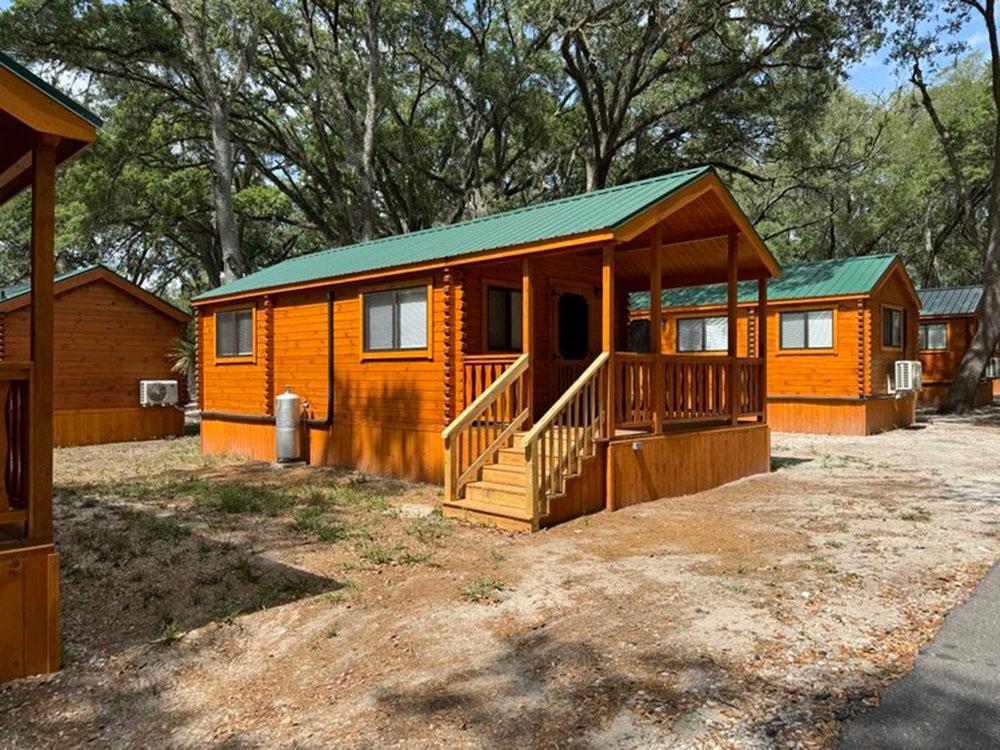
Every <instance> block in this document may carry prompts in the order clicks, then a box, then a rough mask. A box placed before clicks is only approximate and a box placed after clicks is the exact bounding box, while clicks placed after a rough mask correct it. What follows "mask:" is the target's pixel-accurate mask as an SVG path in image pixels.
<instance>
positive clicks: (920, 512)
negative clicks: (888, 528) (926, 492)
mask: <svg viewBox="0 0 1000 750" xmlns="http://www.w3.org/2000/svg"><path fill="white" fill-rule="evenodd" d="M899 517H900V518H901V519H902V520H904V521H915V522H917V523H927V522H929V521H930V520H931V513H930V511H929V510H927V509H926V508H923V507H921V506H919V505H915V506H913V507H912V508H907V509H906V510H904V511H903V512H902V513H900V514H899Z"/></svg>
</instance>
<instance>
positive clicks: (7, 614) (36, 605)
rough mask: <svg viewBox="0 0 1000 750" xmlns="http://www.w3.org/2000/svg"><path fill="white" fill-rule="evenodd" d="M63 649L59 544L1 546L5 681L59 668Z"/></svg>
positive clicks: (0, 670) (0, 652)
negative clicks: (60, 622)
mask: <svg viewBox="0 0 1000 750" xmlns="http://www.w3.org/2000/svg"><path fill="white" fill-rule="evenodd" d="M60 654H61V652H60V644H59V555H57V554H56V551H55V547H54V546H53V545H51V544H45V545H40V546H38V547H27V548H24V547H22V548H15V549H9V550H3V551H0V683H2V682H5V681H7V680H14V679H18V678H20V677H27V676H28V675H33V674H43V673H45V672H54V671H55V670H57V669H59V666H60V662H61V655H60Z"/></svg>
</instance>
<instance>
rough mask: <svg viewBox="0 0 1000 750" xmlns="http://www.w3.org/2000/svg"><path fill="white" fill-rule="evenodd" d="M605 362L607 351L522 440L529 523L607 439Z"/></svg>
mask: <svg viewBox="0 0 1000 750" xmlns="http://www.w3.org/2000/svg"><path fill="white" fill-rule="evenodd" d="M610 358H611V357H610V355H609V354H608V353H607V352H605V353H603V354H600V355H598V357H597V358H596V359H595V360H594V361H593V362H592V363H591V364H590V366H589V367H587V369H586V370H584V372H583V373H582V374H581V375H580V377H579V378H577V379H576V381H575V382H574V383H573V384H572V385H571V386H570V387H569V388H568V389H567V390H566V392H565V393H563V394H562V396H560V397H559V399H558V400H557V401H556V402H555V403H554V404H553V405H552V407H551V408H550V409H549V410H548V411H547V412H546V413H545V416H543V417H542V418H541V419H540V420H538V422H537V423H535V426H534V427H532V428H531V430H530V431H529V432H528V433H527V434H525V436H524V439H523V441H522V445H523V447H524V457H525V460H526V461H527V463H528V487H529V490H528V492H529V498H528V500H529V503H530V504H531V508H532V509H533V513H534V517H535V518H541V517H542V516H544V515H546V514H547V513H548V504H549V501H550V500H551V499H552V498H553V497H554V496H557V495H560V494H562V493H563V492H564V491H565V489H566V480H567V479H568V478H569V477H571V476H573V475H574V474H577V473H579V472H580V469H581V466H582V464H583V461H585V460H586V459H588V458H592V457H593V456H594V453H595V450H596V444H597V442H598V441H599V440H604V439H607V437H608V419H607V415H606V403H607V377H608V370H609V367H608V362H609V360H610Z"/></svg>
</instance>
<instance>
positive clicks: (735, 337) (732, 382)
mask: <svg viewBox="0 0 1000 750" xmlns="http://www.w3.org/2000/svg"><path fill="white" fill-rule="evenodd" d="M738 262H739V235H737V234H731V235H729V252H728V254H727V258H726V271H727V274H726V279H727V283H726V302H727V308H728V309H727V319H728V325H729V346H728V351H727V353H728V355H729V419H730V422H731V423H732V424H734V425H735V424H736V423H737V422H739V414H740V408H739V400H740V383H739V367H737V365H736V356H737V354H738V351H737V343H738V341H739V323H738V321H737V309H738V308H737V304H738V302H739V300H738V298H737V294H738V292H739V287H738V284H737V279H738V275H737V274H738V272H739V267H738Z"/></svg>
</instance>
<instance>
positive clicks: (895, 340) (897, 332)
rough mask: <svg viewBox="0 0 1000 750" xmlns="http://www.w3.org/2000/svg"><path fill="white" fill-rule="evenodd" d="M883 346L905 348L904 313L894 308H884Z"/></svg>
mask: <svg viewBox="0 0 1000 750" xmlns="http://www.w3.org/2000/svg"><path fill="white" fill-rule="evenodd" d="M882 346H885V347H889V348H891V349H902V348H903V312H902V310H896V309H895V308H892V307H883V308H882Z"/></svg>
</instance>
